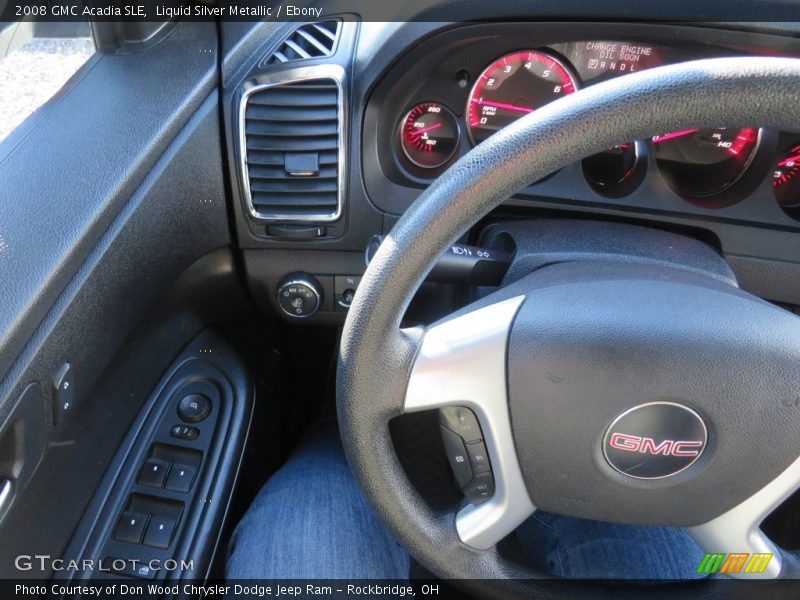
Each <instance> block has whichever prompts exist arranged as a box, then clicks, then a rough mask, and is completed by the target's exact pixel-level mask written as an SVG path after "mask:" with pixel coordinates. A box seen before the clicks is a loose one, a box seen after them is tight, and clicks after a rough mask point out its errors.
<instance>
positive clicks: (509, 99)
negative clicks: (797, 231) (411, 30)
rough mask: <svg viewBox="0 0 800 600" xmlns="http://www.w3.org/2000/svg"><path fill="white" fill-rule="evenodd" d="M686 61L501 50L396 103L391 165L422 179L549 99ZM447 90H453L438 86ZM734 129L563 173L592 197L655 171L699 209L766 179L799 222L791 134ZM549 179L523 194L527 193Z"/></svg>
mask: <svg viewBox="0 0 800 600" xmlns="http://www.w3.org/2000/svg"><path fill="white" fill-rule="evenodd" d="M693 58H700V57H698V56H694V55H692V53H691V52H688V51H686V50H678V49H675V48H672V47H667V46H663V45H654V44H644V43H638V42H626V41H608V40H580V41H571V42H567V43H560V44H559V43H556V44H549V45H546V46H536V45H531V46H529V47H520V48H515V49H509V50H507V51H504V52H502V53H500V54H498V55H496V56H494V57H493V58H491V59H490V60H488V61H486V62H484V63H483V64H481V65H480V66H479V67H473V68H472V69H470V68H463V69H459V70H457V71H456V72H455V76H454V77H453V78H452V81H450V82H444V83H443V82H436V83H435V84H433V85H430V86H429V88H430V93H427V94H426V91H425V90H426V86H420V87H419V88H418V89H417V91H416V92H415V93H414V94H411V95H410V98H409V103H408V104H405V105H402V106H400V105H398V108H400V110H398V111H396V112H395V114H394V115H393V116H391V117H390V118H391V119H393V122H394V125H393V129H392V130H393V140H392V144H391V148H392V151H393V153H394V156H393V163H394V167H396V168H397V171H398V172H399V174H400V175H401V176H405V177H407V179H408V180H409V181H410V182H411V183H412V184H414V185H417V186H419V185H425V183H426V182H430V181H432V180H433V179H435V178H436V177H437V176H438V175H440V174H441V173H442V172H444V170H446V169H447V168H448V167H449V166H450V165H452V164H453V163H454V162H455V161H457V160H458V158H460V157H461V156H462V155H463V154H465V153H466V152H468V151H469V150H470V149H471V148H473V147H475V146H477V145H478V144H481V143H482V142H484V141H485V140H486V139H488V138H489V137H491V136H492V135H493V134H495V133H496V132H498V131H500V130H501V129H503V128H504V127H507V126H508V125H509V124H511V123H513V122H514V121H516V120H517V119H519V118H521V117H523V116H525V115H527V114H530V113H533V112H535V111H537V110H538V109H539V108H541V107H542V106H544V105H546V104H548V103H549V102H553V101H555V100H557V99H559V98H562V97H564V96H567V95H569V94H573V93H575V92H576V91H578V90H580V89H582V88H585V87H588V86H591V85H594V84H595V83H598V82H601V81H604V80H607V79H609V78H613V77H619V76H623V75H625V74H628V73H632V72H636V71H639V70H643V69H648V68H652V67H657V66H660V65H665V64H670V63H675V62H682V61H685V60H691V59H693ZM765 60H769V59H768V58H765ZM448 86H449V88H453V87H457V88H458V89H460V90H462V92H461V93H460V94H459V93H453V92H452V91H448V93H443V92H442V91H440V90H443V89H445V88H448ZM722 120H724V119H721V121H722ZM743 125H744V126H741V127H733V128H731V127H716V128H705V129H700V128H697V129H683V130H678V131H665V132H663V133H661V134H659V135H655V136H653V137H652V138H650V139H645V140H630V141H629V142H628V143H625V144H621V145H619V146H616V147H614V148H609V149H607V150H605V151H604V152H601V153H599V154H596V155H594V156H589V157H586V158H585V159H584V160H583V161H582V163H581V164H580V168H579V169H575V170H573V171H572V172H573V173H578V172H579V173H580V176H581V177H582V178H583V180H584V181H585V184H587V185H588V186H589V188H591V190H593V192H594V193H595V194H597V195H598V196H600V197H603V198H608V199H620V198H626V197H629V196H631V195H632V194H634V193H635V192H636V191H637V189H639V187H640V186H641V185H642V183H643V182H644V181H645V178H646V176H647V175H648V171H649V170H655V171H657V173H658V177H659V178H660V180H661V181H662V182H663V183H664V184H665V185H666V186H667V187H668V188H669V189H670V190H671V191H672V192H673V193H674V194H675V195H676V196H678V197H679V198H680V199H681V200H682V201H685V202H688V203H690V204H692V205H694V206H696V207H700V208H703V209H719V208H724V207H728V206H732V205H734V204H737V203H739V202H741V201H742V200H744V199H745V198H747V197H748V196H749V195H750V194H752V193H753V191H754V190H755V189H756V188H758V187H759V186H760V185H762V184H763V183H764V182H765V181H766V180H768V179H770V178H771V184H772V190H773V196H774V200H775V201H776V203H777V205H778V206H780V207H781V208H782V209H783V210H784V212H785V213H786V215H788V216H789V217H790V218H792V219H800V137H798V136H792V135H789V134H781V133H780V132H773V131H768V130H766V129H763V128H760V127H759V125H758V124H757V123H750V124H743ZM553 175H555V174H553ZM553 175H551V176H550V177H552V176H553ZM550 177H546V178H544V179H542V180H540V181H538V182H534V183H533V184H532V185H531V187H530V188H529V189H528V191H529V192H530V193H536V188H537V186H539V185H540V184H542V183H544V182H545V181H546V180H548V179H550Z"/></svg>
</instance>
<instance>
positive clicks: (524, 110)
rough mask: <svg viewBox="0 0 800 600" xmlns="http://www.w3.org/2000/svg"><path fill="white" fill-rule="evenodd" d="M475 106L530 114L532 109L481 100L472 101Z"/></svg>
mask: <svg viewBox="0 0 800 600" xmlns="http://www.w3.org/2000/svg"><path fill="white" fill-rule="evenodd" d="M474 102H475V103H476V104H480V105H481V106H493V107H494V108H503V109H505V110H514V111H516V112H521V113H532V112H533V109H532V108H525V107H524V106H517V105H516V104H506V103H505V102H490V101H488V100H483V99H482V98H478V99H476V100H474Z"/></svg>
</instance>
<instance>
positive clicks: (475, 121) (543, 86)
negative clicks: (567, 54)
mask: <svg viewBox="0 0 800 600" xmlns="http://www.w3.org/2000/svg"><path fill="white" fill-rule="evenodd" d="M576 89H577V82H576V80H575V77H574V76H573V75H572V74H571V73H570V71H569V69H567V67H566V66H564V64H563V63H561V62H560V61H559V60H558V59H557V58H555V57H554V56H551V55H550V54H546V53H545V52H540V51H538V50H520V51H517V52H512V53H511V54H506V55H505V56H501V57H500V58H498V59H497V60H496V61H494V62H493V63H492V64H490V65H489V66H488V67H486V68H485V69H484V70H483V72H482V73H481V74H480V76H479V77H478V79H477V80H476V81H475V85H474V86H473V87H472V91H471V92H470V95H469V98H468V99H467V109H466V114H467V126H468V131H469V136H470V139H471V140H472V143H473V144H479V143H480V142H482V141H483V140H485V139H486V138H488V137H489V136H490V135H492V134H493V133H495V132H496V131H499V130H500V129H502V128H503V127H505V126H506V125H508V124H510V123H513V122H514V121H516V120H517V119H519V118H520V117H523V116H525V115H526V114H528V113H531V112H533V111H535V110H536V109H537V108H540V107H542V106H544V105H545V104H547V103H548V102H552V101H553V100H556V99H558V98H560V97H562V96H566V95H568V94H571V93H573V92H574V91H575V90H576Z"/></svg>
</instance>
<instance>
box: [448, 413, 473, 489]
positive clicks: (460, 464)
mask: <svg viewBox="0 0 800 600" xmlns="http://www.w3.org/2000/svg"><path fill="white" fill-rule="evenodd" d="M442 440H443V441H444V451H445V453H446V454H447V460H448V461H449V462H450V468H451V469H453V475H455V477H456V482H457V483H458V485H459V486H460V487H461V488H462V489H463V488H464V486H465V485H467V484H468V483H469V482H470V481H471V480H472V468H471V467H470V466H469V458H468V457H467V450H466V448H464V440H462V439H461V436H460V435H458V434H456V433H453V432H452V431H450V430H449V429H447V428H446V427H442Z"/></svg>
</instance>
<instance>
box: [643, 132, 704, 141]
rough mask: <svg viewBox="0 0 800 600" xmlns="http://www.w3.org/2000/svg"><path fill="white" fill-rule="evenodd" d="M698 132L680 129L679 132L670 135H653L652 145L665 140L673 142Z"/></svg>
mask: <svg viewBox="0 0 800 600" xmlns="http://www.w3.org/2000/svg"><path fill="white" fill-rule="evenodd" d="M698 131H700V130H699V129H682V130H681V131H673V132H672V133H665V134H664V135H654V136H653V143H655V144H658V143H659V142H666V141H667V140H674V139H675V138H679V137H683V136H685V135H691V134H693V133H697V132H698Z"/></svg>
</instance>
